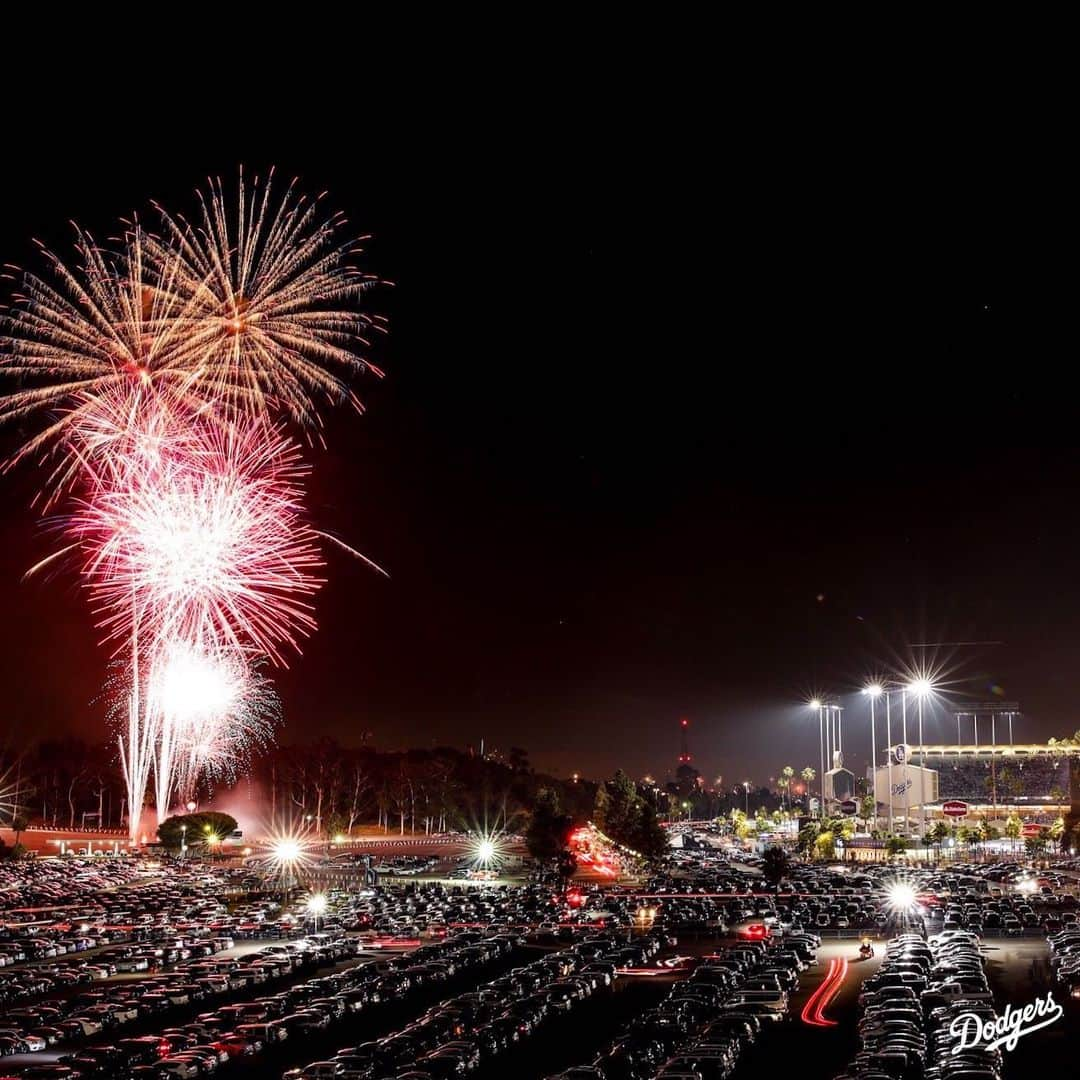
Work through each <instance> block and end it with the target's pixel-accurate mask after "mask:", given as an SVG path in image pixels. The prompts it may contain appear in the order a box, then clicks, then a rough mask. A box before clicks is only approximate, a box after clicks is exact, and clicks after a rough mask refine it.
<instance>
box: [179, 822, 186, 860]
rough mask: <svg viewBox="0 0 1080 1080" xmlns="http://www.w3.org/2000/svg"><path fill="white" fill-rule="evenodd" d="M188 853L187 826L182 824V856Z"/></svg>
mask: <svg viewBox="0 0 1080 1080" xmlns="http://www.w3.org/2000/svg"><path fill="white" fill-rule="evenodd" d="M186 854H187V826H186V825H181V826H180V858H181V859H182V858H183V857H184V856H185V855H186Z"/></svg>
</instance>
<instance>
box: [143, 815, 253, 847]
mask: <svg viewBox="0 0 1080 1080" xmlns="http://www.w3.org/2000/svg"><path fill="white" fill-rule="evenodd" d="M235 831H236V818H234V817H232V816H231V815H229V814H220V813H218V812H217V811H214V810H205V811H203V812H201V813H198V814H174V815H173V816H172V817H169V818H166V819H165V820H164V821H163V822H162V823H161V824H160V825H159V826H158V830H157V833H158V839H159V840H160V841H161V843H162V846H163V847H165V848H167V849H168V850H170V851H179V850H180V848H182V847H183V846H184V845H185V844H186V845H187V846H188V847H189V848H193V847H199V846H206V847H213V846H214V845H216V844H218V843H220V842H221V841H222V840H224V839H226V838H227V837H229V836H231V835H232V834H233V833H234V832H235Z"/></svg>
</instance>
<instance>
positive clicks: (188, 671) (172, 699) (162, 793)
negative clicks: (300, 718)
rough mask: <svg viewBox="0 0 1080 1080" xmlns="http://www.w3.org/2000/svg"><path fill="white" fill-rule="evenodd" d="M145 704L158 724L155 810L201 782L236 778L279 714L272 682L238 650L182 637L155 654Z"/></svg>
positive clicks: (265, 739)
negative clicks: (183, 640) (184, 640)
mask: <svg viewBox="0 0 1080 1080" xmlns="http://www.w3.org/2000/svg"><path fill="white" fill-rule="evenodd" d="M146 708H147V711H148V713H149V715H150V716H151V717H153V718H155V722H156V726H157V729H158V730H157V739H156V749H157V758H156V765H155V775H156V780H157V785H158V807H159V813H161V811H162V810H163V809H165V808H167V807H168V805H169V801H170V795H171V792H172V791H173V790H175V791H176V792H177V794H178V795H179V796H180V801H181V802H187V801H188V800H190V799H193V798H194V797H195V792H196V789H197V788H198V786H199V783H200V781H203V782H206V783H208V784H213V783H215V782H227V781H231V780H234V779H235V778H236V777H237V775H238V774H239V772H240V770H242V769H243V767H244V765H245V764H246V763H247V762H248V760H249V759H250V756H251V753H252V752H253V751H254V750H256V749H258V748H259V747H263V746H265V745H266V744H267V742H268V741H269V740H270V738H271V736H272V734H273V730H274V725H275V724H276V723H277V721H278V719H279V709H278V700H277V696H276V695H275V694H274V691H273V689H272V688H271V686H270V684H269V682H268V681H267V680H266V679H265V678H264V677H262V676H261V675H260V674H259V673H258V671H257V670H254V669H253V667H252V666H251V665H250V664H249V662H248V661H247V660H246V659H245V657H244V656H243V655H242V654H241V653H239V652H238V651H237V650H235V649H222V648H215V647H206V646H199V645H192V644H190V643H188V642H182V641H175V642H170V643H169V644H168V645H167V646H166V647H164V648H162V649H161V651H160V654H159V655H158V656H157V657H155V661H154V664H153V666H152V668H151V670H150V672H149V675H148V678H147V691H146Z"/></svg>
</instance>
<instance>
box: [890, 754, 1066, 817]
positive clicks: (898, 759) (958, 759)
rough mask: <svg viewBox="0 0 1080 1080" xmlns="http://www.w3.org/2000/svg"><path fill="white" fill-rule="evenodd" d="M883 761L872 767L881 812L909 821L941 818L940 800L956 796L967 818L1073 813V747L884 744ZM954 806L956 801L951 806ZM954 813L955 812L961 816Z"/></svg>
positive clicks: (946, 801)
mask: <svg viewBox="0 0 1080 1080" xmlns="http://www.w3.org/2000/svg"><path fill="white" fill-rule="evenodd" d="M887 760H888V764H887V765H883V766H879V767H878V768H877V769H875V770H874V793H875V796H876V798H877V801H878V804H879V812H881V813H882V814H883V815H887V814H889V812H890V810H891V812H892V815H893V818H894V820H895V819H896V818H897V817H899V818H900V819H901V821H903V820H904V819H905V818H906V819H907V820H909V821H916V820H917V819H918V817H919V815H920V807H921V806H922V805H923V804H924V803H925V810H926V816H927V819H928V820H930V819H936V818H941V817H943V816H945V815H944V813H943V807H944V805H945V803H948V802H952V803H963V804H966V806H967V808H968V815H967V816H968V817H969V818H971V819H972V820H976V821H977V820H984V819H989V818H1002V817H1007V816H1008V815H1009V814H1012V813H1014V812H1015V813H1016V814H1018V815H1019V816H1020V817H1021V818H1022V819H1024V820H1025V821H1031V822H1038V823H1040V824H1047V825H1049V824H1051V823H1052V822H1053V820H1054V819H1056V818H1057V817H1058V816H1061V815H1067V816H1069V817H1070V818H1072V819H1074V820H1075V819H1076V818H1077V817H1080V748H1065V747H1060V746H1055V747H1050V746H1047V745H1046V744H1045V743H1043V744H1040V743H1031V744H1027V743H1017V744H1007V745H995V744H992V743H991V744H985V743H984V744H983V745H978V744H974V743H973V744H970V745H968V744H959V743H954V744H951V745H946V744H942V745H935V746H923V747H921V748H920V747H917V746H907V745H904V744H899V745H897V746H893V747H889V756H888V759H887ZM954 809H959V808H954ZM961 820H962V819H961Z"/></svg>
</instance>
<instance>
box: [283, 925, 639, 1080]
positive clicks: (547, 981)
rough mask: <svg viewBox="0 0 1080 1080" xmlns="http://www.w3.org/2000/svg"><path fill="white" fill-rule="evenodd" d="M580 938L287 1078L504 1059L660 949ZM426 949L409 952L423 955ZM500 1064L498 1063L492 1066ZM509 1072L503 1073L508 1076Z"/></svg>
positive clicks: (427, 1070) (321, 1078)
mask: <svg viewBox="0 0 1080 1080" xmlns="http://www.w3.org/2000/svg"><path fill="white" fill-rule="evenodd" d="M577 936H578V937H579V938H581V940H579V941H577V942H575V943H574V944H573V945H570V946H568V947H566V948H563V949H559V950H557V951H555V952H551V953H548V954H546V955H544V956H541V957H539V958H537V959H535V960H533V961H532V962H531V963H529V964H526V965H523V966H520V967H515V968H513V969H512V970H511V971H509V972H507V973H506V974H505V975H502V976H500V977H498V978H496V979H493V980H491V981H489V982H487V983H486V984H484V985H482V986H480V987H478V988H477V989H476V990H473V991H471V992H469V993H465V994H459V995H457V996H455V997H451V998H447V999H445V1000H444V1001H441V1002H439V1004H437V1005H434V1006H432V1007H431V1008H430V1009H428V1010H427V1011H426V1012H425V1013H424V1014H423V1015H422V1016H420V1017H419V1018H418V1019H417V1020H415V1021H414V1022H413V1023H411V1024H409V1025H408V1026H407V1027H405V1028H403V1029H401V1030H400V1031H397V1032H395V1033H393V1034H392V1035H388V1036H386V1037H385V1038H382V1039H378V1040H375V1041H371V1042H367V1043H362V1044H361V1045H359V1046H353V1047H348V1048H346V1049H343V1050H339V1051H338V1052H337V1054H336V1055H335V1057H334V1058H333V1059H331V1060H326V1061H316V1062H312V1063H311V1064H310V1065H307V1066H305V1067H303V1068H299V1069H292V1070H290V1071H288V1072H287V1073H285V1077H284V1080H329V1078H341V1080H445V1078H450V1077H464V1076H468V1075H469V1074H470V1073H472V1072H474V1071H475V1070H476V1069H478V1068H481V1067H482V1066H486V1065H489V1064H490V1063H493V1062H495V1060H496V1059H502V1058H504V1057H505V1056H506V1055H507V1054H509V1053H510V1052H512V1051H513V1050H515V1049H517V1048H519V1047H520V1046H521V1044H522V1043H523V1042H525V1041H526V1040H527V1039H529V1038H530V1037H532V1036H534V1035H536V1034H537V1033H539V1032H541V1031H543V1030H545V1029H546V1028H547V1027H548V1026H549V1024H550V1023H551V1021H552V1020H554V1019H556V1018H560V1017H566V1016H568V1015H569V1014H571V1013H573V1012H574V1010H575V1009H576V1008H577V1006H578V1005H579V1004H580V1003H582V1002H584V1001H586V1000H587V999H589V998H590V997H592V995H593V994H595V993H598V992H602V991H604V990H606V989H607V988H609V987H610V986H611V985H612V983H613V982H614V980H615V979H616V978H617V975H618V969H619V967H620V966H622V965H625V964H640V963H645V962H647V961H648V960H649V959H651V958H652V957H653V956H655V954H656V952H657V951H658V950H659V948H660V943H659V939H658V938H656V937H649V938H646V939H645V940H643V941H639V942H635V943H632V944H628V943H627V942H626V941H625V940H623V939H621V938H618V937H616V936H615V935H613V934H612V933H610V932H607V933H604V932H596V931H592V932H590V931H588V930H586V929H582V930H581V931H580V932H579V934H578V935H577ZM432 948H435V947H434V946H423V947H422V948H420V949H419V950H417V951H416V952H415V953H413V954H412V958H413V959H420V960H423V959H425V950H428V949H432ZM493 1067H497V1064H495V1065H493ZM512 1074H513V1070H512V1068H510V1071H509V1072H507V1074H506V1075H512Z"/></svg>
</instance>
